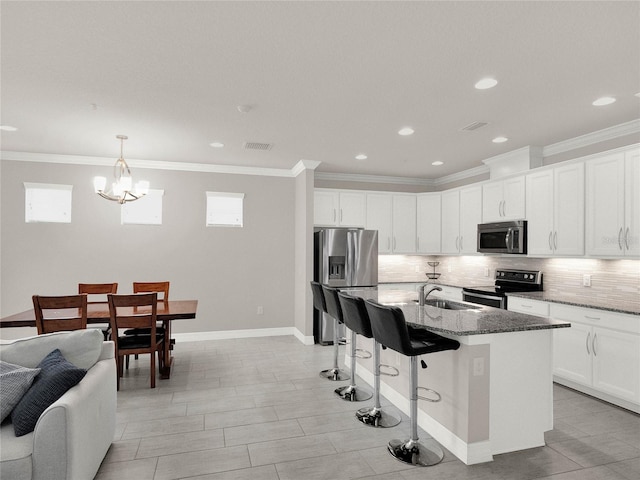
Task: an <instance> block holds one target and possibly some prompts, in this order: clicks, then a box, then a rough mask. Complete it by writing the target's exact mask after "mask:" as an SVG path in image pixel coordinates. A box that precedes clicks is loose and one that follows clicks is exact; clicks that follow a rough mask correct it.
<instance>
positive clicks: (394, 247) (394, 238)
mask: <svg viewBox="0 0 640 480" xmlns="http://www.w3.org/2000/svg"><path fill="white" fill-rule="evenodd" d="M395 249H396V237H395V236H394V237H393V250H394V251H395Z"/></svg>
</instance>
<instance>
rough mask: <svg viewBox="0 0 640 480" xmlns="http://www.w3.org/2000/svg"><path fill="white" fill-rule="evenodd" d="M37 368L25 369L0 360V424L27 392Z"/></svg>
mask: <svg viewBox="0 0 640 480" xmlns="http://www.w3.org/2000/svg"><path fill="white" fill-rule="evenodd" d="M38 373H40V369H39V368H27V367H22V366H20V365H14V364H13V363H8V362H3V361H2V360H0V423H2V422H4V419H5V418H7V416H8V415H9V414H10V413H11V410H13V407H15V406H16V405H17V404H18V402H19V401H20V399H21V398H22V396H23V395H24V394H25V393H26V391H27V390H29V387H30V386H31V384H32V383H33V379H34V378H35V376H36V375H38Z"/></svg>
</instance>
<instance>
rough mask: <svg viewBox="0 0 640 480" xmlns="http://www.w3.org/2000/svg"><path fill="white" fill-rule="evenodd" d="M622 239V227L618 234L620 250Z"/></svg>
mask: <svg viewBox="0 0 640 480" xmlns="http://www.w3.org/2000/svg"><path fill="white" fill-rule="evenodd" d="M621 237H622V227H620V231H619V232H618V247H619V248H620V250H622V241H621Z"/></svg>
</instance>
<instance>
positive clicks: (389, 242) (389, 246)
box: [387, 237, 391, 250]
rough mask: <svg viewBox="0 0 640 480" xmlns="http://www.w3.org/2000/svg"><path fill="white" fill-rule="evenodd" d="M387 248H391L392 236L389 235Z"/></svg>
mask: <svg viewBox="0 0 640 480" xmlns="http://www.w3.org/2000/svg"><path fill="white" fill-rule="evenodd" d="M387 250H391V237H387Z"/></svg>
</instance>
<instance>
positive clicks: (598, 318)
mask: <svg viewBox="0 0 640 480" xmlns="http://www.w3.org/2000/svg"><path fill="white" fill-rule="evenodd" d="M584 318H588V319H589V320H600V317H591V316H589V315H585V316H584Z"/></svg>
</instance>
